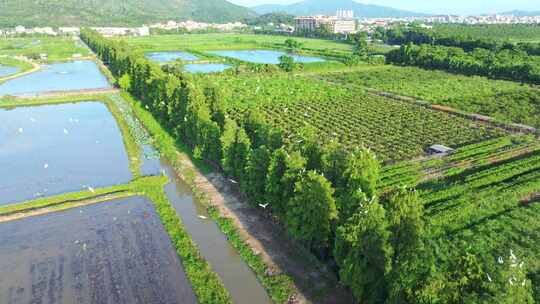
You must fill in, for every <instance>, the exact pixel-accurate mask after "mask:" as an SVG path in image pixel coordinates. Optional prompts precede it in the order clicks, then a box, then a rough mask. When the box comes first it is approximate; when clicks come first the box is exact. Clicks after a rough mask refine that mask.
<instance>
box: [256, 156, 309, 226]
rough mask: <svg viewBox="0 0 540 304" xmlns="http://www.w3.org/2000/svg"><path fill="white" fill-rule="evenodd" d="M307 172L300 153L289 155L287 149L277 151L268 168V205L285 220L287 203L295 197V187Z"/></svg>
mask: <svg viewBox="0 0 540 304" xmlns="http://www.w3.org/2000/svg"><path fill="white" fill-rule="evenodd" d="M305 171H306V159H305V158H304V157H302V155H301V154H300V152H297V151H295V152H292V153H290V154H289V153H287V152H286V151H285V149H283V148H280V149H278V150H276V151H275V152H274V154H273V156H272V159H271V160H270V165H269V166H268V175H267V181H266V187H265V189H266V197H267V203H270V205H271V207H272V211H273V212H274V214H275V215H276V216H277V217H278V218H280V219H285V215H286V211H287V203H288V202H289V200H290V199H291V198H292V197H293V195H294V186H295V184H296V182H297V181H298V180H299V179H300V178H301V177H302V176H303V174H304V173H305Z"/></svg>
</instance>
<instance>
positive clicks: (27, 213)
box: [0, 192, 132, 223]
mask: <svg viewBox="0 0 540 304" xmlns="http://www.w3.org/2000/svg"><path fill="white" fill-rule="evenodd" d="M131 195H132V194H130V193H127V192H117V193H109V194H104V195H99V196H95V197H91V198H87V199H82V200H67V201H62V202H58V203H54V204H51V205H48V206H44V207H42V208H35V209H26V210H24V211H18V212H14V213H9V214H5V215H0V223H5V222H11V221H16V220H20V219H23V218H27V217H31V216H38V215H44V214H48V213H52V212H58V211H61V210H65V209H71V208H77V207H82V206H87V205H93V204H98V203H104V202H107V201H111V200H116V199H120V198H124V197H127V196H131Z"/></svg>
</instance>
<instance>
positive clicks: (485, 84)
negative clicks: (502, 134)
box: [325, 66, 540, 127]
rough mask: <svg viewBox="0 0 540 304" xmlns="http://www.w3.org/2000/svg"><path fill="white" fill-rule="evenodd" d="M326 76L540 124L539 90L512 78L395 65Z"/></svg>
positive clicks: (478, 111)
mask: <svg viewBox="0 0 540 304" xmlns="http://www.w3.org/2000/svg"><path fill="white" fill-rule="evenodd" d="M325 79H328V80H331V81H337V82H339V83H342V84H344V85H356V86H365V87H369V88H374V89H379V90H383V91H386V92H392V93H395V94H399V95H404V96H413V97H416V98H421V99H423V100H426V101H428V102H431V103H433V104H439V105H445V106H450V107H453V108H455V109H459V110H463V111H467V112H470V113H479V114H482V115H488V116H491V117H494V118H496V119H498V120H501V121H506V122H517V123H523V124H527V125H531V126H536V127H540V92H538V90H535V89H534V88H532V87H530V86H526V85H520V84H517V83H514V82H510V81H502V80H491V79H488V78H485V77H480V76H463V75H455V74H450V73H447V72H442V71H432V70H424V69H420V68H415V67H395V66H381V67H369V68H366V70H365V71H363V70H360V71H357V72H349V73H342V74H339V75H337V74H335V73H333V74H327V75H325Z"/></svg>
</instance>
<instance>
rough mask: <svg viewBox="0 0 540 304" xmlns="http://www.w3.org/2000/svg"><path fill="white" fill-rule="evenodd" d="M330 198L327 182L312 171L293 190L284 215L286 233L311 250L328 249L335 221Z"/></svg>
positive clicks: (335, 212) (333, 206)
mask: <svg viewBox="0 0 540 304" xmlns="http://www.w3.org/2000/svg"><path fill="white" fill-rule="evenodd" d="M333 194H334V189H333V188H332V185H331V184H330V182H329V181H328V180H327V179H326V178H324V176H322V175H320V174H318V173H317V172H315V171H309V172H308V173H307V174H305V175H304V176H302V177H301V179H300V180H299V181H297V182H296V184H295V186H294V196H293V198H292V199H291V200H290V201H289V204H288V208H287V212H286V225H287V230H288V231H289V233H290V234H291V235H292V236H293V237H294V238H295V239H297V240H299V241H301V242H302V243H303V244H304V245H305V246H306V247H307V248H309V249H311V250H315V251H321V250H324V249H326V248H328V242H329V239H330V234H331V225H332V222H333V221H334V220H335V219H336V217H337V211H336V205H335V201H334V197H333V196H332V195H333Z"/></svg>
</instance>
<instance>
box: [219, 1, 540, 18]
mask: <svg viewBox="0 0 540 304" xmlns="http://www.w3.org/2000/svg"><path fill="white" fill-rule="evenodd" d="M228 1H229V2H233V3H236V4H240V5H244V6H255V5H259V4H267V3H276V4H290V3H294V2H299V1H300V0H228ZM327 1H332V0H327ZM358 2H362V3H368V4H377V5H383V6H390V7H394V8H399V9H406V10H410V11H415V12H423V13H434V14H437V13H439V14H444V13H446V14H449V13H452V14H464V15H466V14H492V13H497V12H504V11H511V10H514V9H519V10H531V11H532V10H540V4H539V2H540V1H539V0H443V1H441V0H439V1H435V0H362V1H358Z"/></svg>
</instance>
